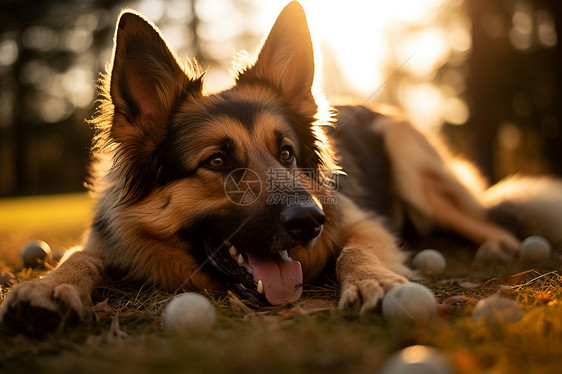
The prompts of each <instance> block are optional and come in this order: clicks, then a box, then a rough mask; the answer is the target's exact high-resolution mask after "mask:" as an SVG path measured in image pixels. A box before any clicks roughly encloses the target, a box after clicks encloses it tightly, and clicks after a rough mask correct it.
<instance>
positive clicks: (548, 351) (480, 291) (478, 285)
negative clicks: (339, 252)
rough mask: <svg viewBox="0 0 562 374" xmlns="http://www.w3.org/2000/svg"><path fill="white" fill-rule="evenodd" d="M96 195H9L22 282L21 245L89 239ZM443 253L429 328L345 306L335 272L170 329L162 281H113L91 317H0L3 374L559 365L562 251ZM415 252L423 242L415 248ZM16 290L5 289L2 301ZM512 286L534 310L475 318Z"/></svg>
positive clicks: (496, 369) (1, 217)
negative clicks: (405, 352) (34, 324)
mask: <svg viewBox="0 0 562 374" xmlns="http://www.w3.org/2000/svg"><path fill="white" fill-rule="evenodd" d="M90 206H91V203H90V202H89V200H88V198H87V196H86V195H81V194H78V195H64V196H52V197H41V198H21V199H10V200H0V260H2V262H3V263H4V267H5V268H7V269H8V270H10V271H12V272H13V273H14V274H15V275H16V277H17V280H18V281H21V280H25V279H32V278H36V277H38V276H40V275H41V274H42V273H43V271H33V272H30V271H29V270H28V269H24V268H22V264H21V260H20V259H19V253H20V250H21V248H22V246H23V245H25V243H26V242H28V241H29V240H31V239H42V240H45V241H47V242H48V243H49V244H50V245H51V247H52V248H53V249H54V250H57V249H62V248H64V247H69V246H72V245H74V244H76V243H77V242H79V239H80V235H81V232H82V231H83V230H84V229H85V228H86V226H87V222H88V219H89V209H90ZM427 246H432V247H437V248H438V249H440V250H442V251H443V252H444V253H445V255H446V257H447V260H448V268H447V271H446V273H445V274H444V275H442V276H440V277H439V278H438V279H434V280H430V279H427V280H424V281H423V283H424V284H426V285H427V286H428V287H430V288H431V289H432V290H433V292H434V293H435V295H436V296H437V298H438V301H439V303H440V305H439V316H438V318H436V319H435V320H434V321H433V322H432V323H430V324H429V325H427V326H414V327H411V326H390V325H388V324H387V323H386V322H385V321H384V319H383V317H382V316H381V314H380V311H377V312H375V313H372V314H370V315H367V316H366V317H364V318H359V317H358V316H357V315H355V314H354V313H352V312H343V313H342V312H339V311H337V310H336V307H335V306H336V300H337V295H338V290H337V287H336V286H334V284H333V283H332V282H330V281H329V280H325V281H323V282H320V283H319V284H317V285H314V286H310V287H308V290H307V291H306V292H305V294H304V297H303V299H302V300H301V301H300V302H299V303H297V304H296V305H292V306H288V307H284V308H270V309H261V310H253V309H248V308H247V307H245V306H244V305H243V304H241V303H240V302H239V300H237V299H235V298H232V297H231V296H229V295H226V294H217V293H207V296H208V297H209V298H210V299H212V300H213V302H214V304H215V306H216V307H217V311H218V323H217V326H216V328H215V329H214V330H213V331H212V332H211V333H209V334H205V335H200V336H193V337H190V338H177V337H176V338H174V337H168V336H166V334H164V332H163V330H162V323H161V313H162V310H163V308H164V306H165V305H166V303H167V302H168V300H169V299H170V298H171V297H172V296H173V295H170V294H166V293H162V292H159V291H157V290H153V289H143V290H137V289H131V288H127V287H125V288H123V287H120V286H119V287H117V286H116V285H104V286H102V287H100V288H99V289H98V290H97V291H96V295H95V302H97V303H98V304H97V306H96V310H97V318H96V319H95V320H94V321H92V322H89V323H86V324H83V325H80V326H65V325H61V326H60V328H59V329H58V330H56V331H53V332H50V333H47V334H42V335H39V336H30V335H25V334H21V333H18V332H17V331H13V330H9V329H7V328H6V327H4V326H0V372H2V373H4V372H6V373H10V372H36V373H42V372H61V373H76V372H80V373H99V372H119V373H152V372H164V373H168V372H169V373H172V372H182V373H240V372H246V373H264V372H267V373H344V372H346V373H374V372H377V371H378V369H379V368H380V367H381V365H382V364H383V363H384V362H385V361H386V360H387V359H388V358H389V357H390V356H391V355H392V354H393V353H394V352H396V351H398V350H400V349H402V348H404V347H407V346H409V345H412V344H426V345H431V346H434V347H436V348H438V349H439V350H441V351H442V352H443V353H444V354H445V355H446V356H448V357H449V359H450V360H451V362H452V363H453V365H454V368H455V370H456V371H457V372H458V373H483V372H487V373H543V372H544V373H549V372H552V373H558V372H560V367H562V318H561V316H562V303H561V300H562V293H561V291H560V290H561V289H562V288H561V287H562V278H561V277H560V275H559V272H558V268H559V266H560V258H559V254H558V253H556V254H555V255H554V256H553V259H552V260H551V261H549V262H548V263H544V264H534V265H533V267H534V268H533V267H531V266H529V265H524V264H515V265H510V266H506V265H488V266H486V267H482V266H476V265H472V264H471V255H472V254H471V250H470V249H469V247H470V245H468V244H467V243H464V242H462V241H460V240H459V239H456V238H443V237H441V238H432V240H431V241H429V242H427V243H420V244H419V245H418V247H419V248H423V247H427ZM414 249H415V248H414ZM7 291H8V288H7V287H3V288H2V289H1V293H0V301H3V299H4V296H5V294H6V292H7ZM498 292H499V293H502V294H505V295H506V296H508V297H510V298H512V299H515V300H517V301H518V302H519V303H520V304H521V305H522V306H523V308H524V309H525V311H526V315H525V317H524V318H523V319H522V320H521V321H519V322H517V323H514V324H506V325H500V326H497V327H495V328H489V327H487V326H485V325H482V324H474V323H473V322H472V320H471V318H470V313H471V310H472V308H473V306H474V304H475V303H476V302H477V301H478V300H479V299H481V298H483V297H485V296H487V295H490V294H494V293H498Z"/></svg>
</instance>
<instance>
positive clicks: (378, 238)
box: [0, 2, 562, 326]
mask: <svg viewBox="0 0 562 374" xmlns="http://www.w3.org/2000/svg"><path fill="white" fill-rule="evenodd" d="M114 48H115V49H114V57H113V64H112V70H111V71H110V72H109V73H108V74H107V75H106V76H105V77H104V78H102V80H101V86H100V95H101V101H100V112H99V113H98V115H97V116H96V117H95V118H94V120H93V123H94V125H95V126H96V128H97V129H98V136H97V139H96V141H95V142H94V150H95V158H96V159H97V163H96V164H95V165H94V169H93V172H92V175H93V178H92V179H93V185H92V189H93V192H94V198H95V199H96V201H97V208H96V219H95V221H94V222H93V224H92V228H91V231H90V233H89V235H88V237H87V239H86V240H85V242H84V244H83V250H75V251H73V252H72V253H70V254H69V255H68V256H67V257H66V258H65V260H64V261H62V262H61V264H60V265H59V266H58V267H57V268H56V269H55V270H54V271H53V272H51V273H49V274H48V275H47V276H46V277H45V278H44V279H41V280H38V281H33V282H25V283H22V284H18V285H16V286H15V287H14V288H13V290H12V291H11V292H10V293H9V294H8V296H7V298H6V300H5V302H4V304H3V305H2V309H1V311H0V317H1V318H2V319H3V320H4V321H5V322H7V323H9V324H11V325H14V326H16V325H18V324H19V325H20V326H21V325H22V324H25V322H26V321H29V320H32V319H33V318H32V317H33V314H34V313H36V312H37V311H38V310H43V311H50V312H52V313H55V314H61V315H62V314H64V313H67V312H68V311H70V312H73V313H74V314H75V315H76V316H77V317H78V318H79V319H81V320H87V319H88V318H89V317H90V316H91V308H90V307H91V300H90V295H91V293H92V291H93V289H94V288H95V287H96V285H97V284H98V283H99V282H100V281H101V279H102V276H103V275H104V274H105V273H111V272H112V271H114V270H118V271H119V272H120V273H121V275H122V276H123V277H124V278H125V279H130V280H133V281H140V282H144V283H148V284H150V285H154V286H156V287H159V288H161V289H163V290H167V291H171V292H174V291H180V290H193V291H201V290H203V289H216V290H221V289H225V288H226V287H227V285H226V284H225V283H224V282H222V281H221V280H219V279H216V278H215V277H213V276H212V274H211V273H209V272H207V271H205V269H204V266H203V265H204V264H201V263H200V261H198V260H197V259H196V256H195V254H196V252H197V251H199V250H200V248H194V247H193V246H192V242H190V241H186V240H185V238H184V236H182V235H183V234H182V230H184V228H185V225H186V224H189V223H193V222H197V221H198V219H199V218H200V217H203V216H205V215H206V214H208V213H209V212H213V213H217V214H222V213H225V212H228V211H229V210H231V209H232V203H231V202H230V201H229V200H228V198H227V197H226V195H225V192H224V183H225V182H224V177H222V176H221V175H220V174H219V173H216V172H215V171H213V170H211V169H206V168H199V167H198V165H200V164H201V163H202V162H203V161H204V160H206V159H208V158H209V157H211V156H212V155H213V154H215V153H216V152H218V151H220V148H219V146H218V145H217V144H218V143H219V142H220V140H221V139H222V138H224V137H225V136H227V137H229V138H230V139H236V151H235V154H236V157H237V159H240V160H243V162H244V165H245V167H247V168H249V169H251V170H254V171H255V172H256V173H257V174H259V176H260V178H263V179H262V180H265V176H266V172H267V170H268V168H271V166H272V165H278V160H277V159H276V158H275V157H274V156H272V155H275V154H276V152H278V150H277V148H278V146H279V145H278V144H276V138H275V137H274V135H275V136H277V135H278V134H279V133H281V134H283V139H284V140H283V141H284V142H285V143H286V144H288V145H290V146H292V147H293V148H294V149H295V150H296V156H297V158H298V159H299V160H304V162H305V164H299V165H298V166H299V167H313V168H316V169H317V170H320V169H328V170H332V171H334V170H337V169H338V166H337V163H336V160H338V158H339V157H346V156H345V153H346V152H345V149H343V150H342V149H338V150H337V151H338V154H337V155H335V154H334V150H333V149H332V145H331V140H330V139H329V138H328V137H327V136H326V134H324V130H323V127H325V126H329V125H330V123H329V122H330V121H333V119H331V116H330V115H329V114H330V113H329V112H322V110H321V109H320V110H319V109H318V105H317V103H316V101H315V100H314V97H313V95H312V93H311V85H312V80H313V74H314V63H313V57H312V56H313V54H312V44H311V42H310V36H309V34H308V28H307V25H306V19H305V17H304V13H303V11H302V8H301V7H300V5H298V4H297V3H294V2H293V3H291V4H289V5H288V6H287V8H286V9H285V10H284V11H283V13H282V14H281V15H280V17H279V19H278V21H277V22H276V24H275V25H274V27H273V29H272V32H271V33H270V35H269V37H268V38H267V40H266V41H265V43H264V45H263V47H262V49H261V51H260V53H259V55H258V58H257V60H255V61H252V62H251V63H250V64H249V65H248V66H246V67H244V68H243V69H242V70H241V71H240V73H239V79H238V83H237V84H236V85H235V86H233V87H232V88H230V89H229V90H226V91H223V92H221V93H218V94H216V95H208V94H206V93H205V92H204V91H203V89H202V74H201V70H200V69H199V68H198V67H197V65H196V64H195V63H192V62H186V63H185V64H181V63H179V62H178V60H177V58H176V57H175V55H174V53H173V52H172V51H171V50H170V49H169V47H168V46H167V44H166V42H165V41H164V40H163V38H162V36H161V35H160V33H159V31H157V29H156V27H155V26H154V25H152V24H151V23H149V22H148V21H147V20H145V19H144V18H143V17H142V16H140V15H138V14H136V13H133V12H124V13H123V14H122V15H121V17H120V20H119V21H118V26H117V29H116V34H115V47H114ZM141 67H142V70H141ZM241 77H242V78H241ZM228 102H243V103H246V102H251V103H257V104H259V105H261V106H262V107H264V108H274V109H271V110H270V109H267V110H264V111H263V112H260V114H259V115H257V117H256V120H255V123H256V124H255V125H254V127H253V128H249V127H247V126H246V125H244V124H243V123H241V122H240V121H239V120H237V119H236V118H235V117H234V116H230V115H228V114H224V113H222V114H221V113H218V114H217V113H216V111H215V108H217V106H220V105H223V104H225V103H228ZM280 108H281V109H280ZM283 110H289V111H290V112H291V115H293V114H294V115H295V116H298V117H299V118H301V119H302V118H304V119H305V120H306V121H305V122H306V126H308V127H306V128H297V126H296V125H295V123H294V122H291V121H290V120H289V119H288V118H287V117H286V115H284V114H283V113H284V112H283ZM172 112H173V113H172ZM369 113H371V114H373V112H369ZM194 116H195V117H196V118H197V126H198V127H197V128H194V129H193V131H192V132H190V134H189V136H196V142H195V143H193V144H192V146H191V148H190V149H189V152H187V151H185V150H184V151H183V152H180V153H179V156H178V157H177V159H176V160H174V161H175V162H177V163H178V164H181V166H182V167H183V168H185V169H187V170H192V171H193V172H192V174H190V175H189V177H182V178H175V179H171V180H169V181H167V182H166V183H162V184H161V185H159V184H154V185H151V183H152V182H153V181H152V180H151V179H150V175H149V176H148V178H147V177H146V175H144V174H142V173H144V172H145V171H144V169H147V168H149V167H153V166H154V165H152V162H153V158H154V157H156V156H155V154H154V153H155V152H156V150H157V148H158V146H159V144H160V143H161V142H162V141H163V140H162V139H164V138H165V135H166V131H167V129H168V128H169V127H170V126H173V125H177V124H178V123H189V121H191V120H192V119H193V117H194ZM326 118H327V119H326ZM346 118H347V121H358V119H357V118H358V117H357V118H355V117H353V116H350V117H346ZM350 123H351V122H350ZM345 125H346V123H344V124H342V125H340V126H342V127H343V126H345ZM358 125H359V126H360V127H358V128H360V129H361V131H365V134H367V135H376V136H380V137H381V138H382V141H383V143H382V144H383V147H384V151H385V153H386V155H387V157H388V163H389V165H390V175H391V177H390V180H389V181H388V183H389V186H390V191H391V192H392V196H391V197H392V199H393V210H394V212H393V214H391V216H392V217H390V218H389V217H386V218H383V217H380V216H379V215H377V212H373V211H370V210H367V209H366V208H364V207H362V206H360V205H358V203H357V200H354V197H356V196H358V195H361V194H362V195H364V196H370V195H371V194H377V193H378V191H365V190H364V188H363V187H362V186H361V185H360V183H359V182H358V181H360V179H361V177H362V176H361V175H360V174H361V170H360V169H359V168H357V170H355V169H356V168H354V167H351V168H350V170H346V171H348V172H349V175H348V181H349V183H348V186H349V187H348V190H347V191H348V193H347V194H346V193H343V192H341V191H330V190H328V189H326V188H324V189H321V190H320V191H311V190H307V191H306V193H307V194H310V195H311V196H312V197H313V198H314V199H316V201H319V200H320V198H322V197H328V196H333V195H332V194H335V197H337V202H338V203H337V204H325V205H324V206H323V207H322V208H323V211H324V213H325V215H326V221H325V223H324V225H323V231H322V234H320V236H319V237H318V238H317V241H316V242H315V244H314V246H313V247H312V248H308V249H307V248H303V247H295V248H292V257H293V258H294V259H296V260H298V261H299V262H300V263H301V264H302V268H303V273H304V281H305V282H311V281H313V280H315V279H316V278H318V276H320V274H322V273H323V272H325V271H326V268H327V267H328V266H329V265H330V264H333V263H335V273H336V276H337V280H338V282H339V284H340V285H341V298H340V302H339V306H340V308H348V307H352V308H356V309H359V310H360V311H361V312H366V311H369V310H372V309H373V308H374V307H375V306H376V305H377V303H378V302H379V301H380V300H381V298H382V297H383V296H384V294H385V292H386V291H388V290H390V289H391V288H392V287H394V286H396V285H397V284H400V283H404V282H406V281H407V279H406V278H407V277H409V276H410V275H411V272H410V270H409V269H408V268H407V267H406V266H405V265H404V262H405V260H406V254H405V253H404V252H402V251H401V250H400V248H399V246H398V244H397V239H396V237H395V235H394V234H393V233H391V231H390V230H399V229H400V227H401V225H402V223H403V222H404V219H406V218H407V219H409V220H411V221H412V222H413V223H414V225H415V226H416V227H417V228H418V230H419V231H420V232H424V231H427V230H428V229H429V228H431V227H432V226H439V227H442V228H445V229H450V230H453V231H456V232H458V233H460V234H462V235H464V236H466V237H467V238H469V239H471V240H472V241H474V242H475V243H476V244H478V245H480V250H479V252H478V256H479V257H481V258H489V257H495V258H500V259H503V260H509V259H512V258H513V257H514V256H515V255H516V253H517V249H518V247H519V240H518V239H517V238H516V237H515V236H514V235H512V234H511V233H509V232H508V231H506V230H505V229H504V228H501V227H500V226H498V225H496V224H494V223H492V222H491V221H490V220H489V219H488V218H487V209H488V208H489V207H490V206H496V205H498V204H500V203H501V201H499V198H498V197H497V195H498V193H494V192H493V191H491V192H489V193H488V195H486V196H485V198H481V196H479V194H483V187H481V185H482V183H476V184H475V185H474V186H473V185H468V184H467V182H466V180H465V179H464V178H460V177H459V174H458V173H457V169H456V168H455V165H456V162H455V160H454V159H453V158H451V157H450V155H449V154H448V153H447V152H446V151H444V150H443V149H441V148H440V147H438V146H435V145H434V144H432V143H431V142H430V141H429V140H428V138H427V137H425V136H424V135H422V134H421V133H420V132H419V131H418V130H416V129H415V128H414V127H413V126H412V125H411V124H410V123H409V122H407V121H406V120H404V119H403V118H401V117H399V116H395V115H386V116H382V117H379V118H377V119H376V120H373V121H372V122H367V123H359V124H358ZM342 127H338V124H336V130H335V132H334V135H333V136H337V135H335V134H336V133H337V131H339V130H340V129H341V128H342ZM194 134H195V135H194ZM301 145H302V147H301ZM365 157H370V156H368V155H367V156H365ZM162 167H163V165H156V168H155V171H154V173H155V175H160V174H158V173H160V172H161V168H162ZM293 167H295V165H293ZM363 172H365V170H364V171H363ZM366 172H368V170H366ZM135 173H137V174H135ZM139 173H140V174H139ZM142 178H144V179H142ZM476 179H479V178H478V177H477V178H476ZM529 183H531V182H529ZM147 185H149V187H150V188H149V189H148V188H147ZM544 185H545V186H546V187H545V188H544V189H543V190H548V191H550V192H552V193H551V195H552V196H550V197H549V201H556V200H557V199H559V198H560V196H562V194H561V193H560V191H561V190H562V188H561V187H560V185H559V184H558V182H552V181H548V182H545V183H544ZM143 189H146V190H143ZM349 191H351V192H349ZM496 191H498V190H496ZM502 195H503V194H502ZM266 198H267V196H266V195H263V196H260V197H259V199H258V200H257V202H256V203H255V205H254V206H253V207H247V208H237V209H240V211H241V212H243V214H244V215H245V216H246V217H248V219H250V218H251V217H252V216H253V215H255V214H256V208H254V207H255V206H258V207H259V206H262V207H263V206H265V204H266V203H265V199H266ZM514 200H516V199H512V201H514ZM515 203H518V204H519V205H525V206H528V207H529V208H528V209H527V211H529V210H532V208H531V207H532V206H533V203H532V202H531V201H529V200H524V201H522V202H521V201H515ZM558 204H560V203H558ZM516 205H517V204H516ZM543 205H545V206H546V205H548V202H546V203H545V204H543ZM549 217H550V218H553V219H554V220H557V221H558V222H561V221H562V217H560V213H559V212H557V213H552V214H550V215H549ZM245 224H246V221H243V222H240V229H242V228H243V226H244V225H245ZM265 224H266V225H267V222H266V223H265ZM552 231H553V230H545V231H544V232H541V233H542V234H543V235H545V236H547V237H552V235H551V234H552ZM554 237H555V238H556V235H554Z"/></svg>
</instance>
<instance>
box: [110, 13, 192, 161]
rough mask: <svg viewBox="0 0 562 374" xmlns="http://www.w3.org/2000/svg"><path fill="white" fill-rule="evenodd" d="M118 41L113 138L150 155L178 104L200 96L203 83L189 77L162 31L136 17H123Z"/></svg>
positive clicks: (113, 83)
mask: <svg viewBox="0 0 562 374" xmlns="http://www.w3.org/2000/svg"><path fill="white" fill-rule="evenodd" d="M114 41H115V44H114V52H113V67H112V70H111V83H110V84H111V85H110V96H111V100H112V102H113V105H114V108H115V115H114V118H113V125H112V128H111V136H112V137H113V139H114V140H116V141H117V142H119V143H121V144H125V145H129V146H131V145H132V146H133V147H134V148H135V150H136V151H139V150H145V151H148V152H150V150H151V148H153V147H154V146H155V145H156V142H157V141H158V140H159V139H160V137H161V135H162V134H163V132H164V129H165V127H166V125H167V123H168V121H169V115H170V112H171V110H172V109H173V107H174V105H175V103H176V102H177V101H178V100H179V99H181V98H182V97H183V96H185V95H186V94H188V93H194V92H197V91H198V93H200V92H201V90H202V82H201V80H202V79H201V77H195V78H190V77H189V76H188V75H187V74H186V72H185V71H184V70H183V69H182V67H181V66H180V64H179V63H178V61H177V59H176V57H175V55H174V53H173V52H172V51H171V50H170V48H168V45H167V44H166V42H165V40H164V38H163V37H162V36H161V35H160V32H159V31H158V29H157V28H156V27H155V26H154V25H152V24H151V23H150V22H149V21H147V20H146V19H145V18H143V17H142V16H141V15H140V14H138V13H135V12H132V11H125V12H123V13H121V15H120V17H119V20H118V22H117V28H116V31H115V38H114Z"/></svg>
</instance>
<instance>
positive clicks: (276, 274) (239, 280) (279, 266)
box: [204, 238, 303, 305]
mask: <svg viewBox="0 0 562 374" xmlns="http://www.w3.org/2000/svg"><path fill="white" fill-rule="evenodd" d="M204 244H205V250H206V251H207V255H208V257H209V259H210V261H211V262H212V263H213V265H214V266H215V267H216V268H217V269H219V270H220V271H221V273H223V274H224V275H226V276H227V277H228V278H229V281H230V282H232V284H231V285H230V286H232V287H234V288H235V291H236V292H238V293H240V294H241V296H243V297H248V298H249V299H250V300H251V301H253V302H264V301H267V302H268V303H269V304H271V305H280V304H285V303H287V302H291V301H294V300H297V299H298V298H299V297H300V296H301V293H302V288H303V275H302V266H301V264H300V262H298V261H295V260H293V259H292V258H291V256H290V254H289V252H288V251H281V252H278V253H275V254H273V255H269V256H263V257H262V256H256V255H254V254H250V253H246V252H244V251H242V250H239V249H238V248H236V247H235V246H234V245H232V243H230V242H228V241H226V240H222V239H216V238H208V239H207V240H205V243H204Z"/></svg>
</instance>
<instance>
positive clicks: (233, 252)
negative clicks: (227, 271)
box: [228, 246, 238, 257]
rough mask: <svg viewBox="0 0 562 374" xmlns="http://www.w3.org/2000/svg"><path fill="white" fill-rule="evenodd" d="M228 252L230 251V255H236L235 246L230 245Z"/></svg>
mask: <svg viewBox="0 0 562 374" xmlns="http://www.w3.org/2000/svg"><path fill="white" fill-rule="evenodd" d="M228 253H230V255H231V256H232V257H236V255H237V254H238V252H237V251H236V247H235V246H232V247H230V248H228Z"/></svg>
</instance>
